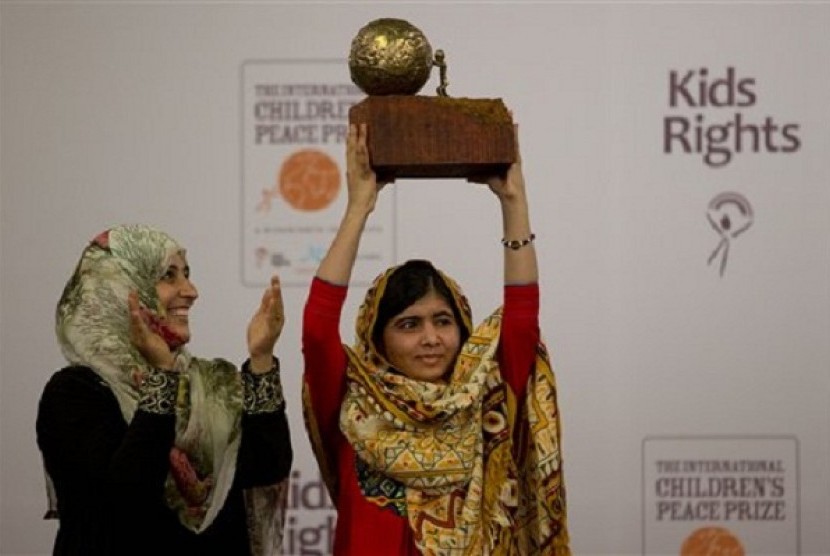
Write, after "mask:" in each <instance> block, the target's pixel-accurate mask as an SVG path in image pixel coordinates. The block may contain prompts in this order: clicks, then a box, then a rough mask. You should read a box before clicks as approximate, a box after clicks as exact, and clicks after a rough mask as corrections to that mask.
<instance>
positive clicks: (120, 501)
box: [37, 367, 292, 556]
mask: <svg viewBox="0 0 830 556" xmlns="http://www.w3.org/2000/svg"><path fill="white" fill-rule="evenodd" d="M174 420H175V417H174V416H173V415H163V414H155V413H149V412H146V411H142V410H137V411H136V412H135V415H134V417H133V420H132V422H131V423H130V424H129V425H128V424H127V423H126V422H125V421H124V418H123V417H122V415H121V410H120V408H119V406H118V402H117V401H116V398H115V395H114V394H113V393H112V391H111V390H110V388H109V387H108V386H107V385H106V383H105V382H104V381H103V380H101V378H99V376H98V375H97V374H96V373H95V372H94V371H92V370H91V369H89V368H86V367H67V368H65V369H62V370H61V371H58V372H57V373H55V374H54V375H53V376H52V378H51V379H50V380H49V382H48V383H47V385H46V387H45V389H44V392H43V396H42V397H41V400H40V406H39V410H38V417H37V441H38V445H39V447H40V449H41V452H42V453H43V458H44V463H45V466H46V470H47V471H48V472H49V475H50V476H51V478H52V480H53V482H54V486H55V491H56V493H57V497H58V513H59V516H60V527H59V529H58V534H57V538H56V541H55V548H54V554H55V555H78V556H99V555H100V556H104V555H106V556H110V555H112V556H116V555H117V556H131V555H136V556H137V555H142V556H144V555H165V554H170V555H177V556H178V555H191V554H192V555H197V554H198V555H200V556H201V555H214V554H215V555H222V556H229V555H230V556H236V555H241V556H245V555H248V554H250V548H249V543H248V533H247V526H246V513H245V508H244V503H243V493H242V489H244V488H248V487H252V486H260V485H267V484H273V483H276V482H278V481H280V480H282V479H284V478H285V477H287V476H288V473H289V471H290V468H291V461H292V451H291V442H290V437H289V431H288V422H287V419H286V416H285V406H284V405H282V406H281V407H279V409H278V410H277V411H274V412H267V413H244V414H243V416H242V424H241V426H242V439H241V444H240V448H239V454H238V457H237V470H236V476H235V480H234V484H233V486H232V488H231V490H230V493H229V494H228V498H227V500H226V502H225V505H224V507H223V508H222V510H221V511H220V512H219V515H218V516H217V517H216V519H215V521H214V522H213V523H212V524H211V525H210V527H208V528H207V529H206V530H205V531H204V532H202V533H200V534H198V535H197V534H195V533H192V532H191V531H189V530H188V529H186V528H185V527H184V526H182V525H181V524H180V522H179V520H178V517H177V516H176V515H175V513H174V512H172V511H171V510H170V509H169V508H168V507H167V506H166V504H165V502H164V499H163V490H164V482H165V479H166V477H167V474H168V470H169V466H168V461H169V460H168V454H169V452H170V449H171V447H172V446H173V439H174V434H175V430H174V429H175V422H174Z"/></svg>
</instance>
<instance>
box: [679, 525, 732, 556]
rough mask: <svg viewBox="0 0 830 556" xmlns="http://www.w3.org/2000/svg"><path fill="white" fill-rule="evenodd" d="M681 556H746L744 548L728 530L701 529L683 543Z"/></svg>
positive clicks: (718, 528) (721, 528) (715, 528)
mask: <svg viewBox="0 0 830 556" xmlns="http://www.w3.org/2000/svg"><path fill="white" fill-rule="evenodd" d="M680 556H744V547H743V545H742V544H741V541H739V540H738V538H737V537H736V536H735V535H733V534H732V533H731V532H729V530H728V529H725V528H723V527H701V528H700V529H697V530H696V531H694V532H693V533H692V534H691V535H689V536H688V537H687V538H686V540H685V541H683V546H682V547H680Z"/></svg>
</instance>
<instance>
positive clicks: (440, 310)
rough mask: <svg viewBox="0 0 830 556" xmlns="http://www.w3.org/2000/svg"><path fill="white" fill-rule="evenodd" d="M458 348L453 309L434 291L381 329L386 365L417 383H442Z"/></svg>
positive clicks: (459, 341) (458, 326) (457, 328)
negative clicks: (387, 363) (440, 381)
mask: <svg viewBox="0 0 830 556" xmlns="http://www.w3.org/2000/svg"><path fill="white" fill-rule="evenodd" d="M460 346H461V329H460V325H459V323H458V322H457V321H456V318H455V316H454V314H453V311H452V307H451V306H450V304H449V303H448V302H447V300H446V299H444V298H443V297H441V296H440V295H439V294H438V293H437V292H436V291H435V289H434V288H430V289H429V290H428V291H427V293H426V294H425V295H424V296H423V297H421V298H419V299H418V300H417V301H415V302H414V303H413V304H412V305H410V306H409V307H407V308H406V309H404V310H403V311H401V312H400V313H398V314H397V315H395V316H394V317H392V318H391V319H389V321H388V322H387V323H386V325H385V326H384V327H383V351H384V352H385V354H386V358H387V359H388V361H389V363H391V365H392V366H393V367H394V368H395V369H397V370H398V371H400V372H401V373H403V374H405V375H406V376H408V377H409V378H413V379H416V380H424V381H427V382H437V381H439V380H442V379H443V378H444V377H445V375H446V374H447V373H448V372H449V371H450V370H451V369H452V366H453V364H454V363H455V358H456V356H457V355H458V350H459V348H460Z"/></svg>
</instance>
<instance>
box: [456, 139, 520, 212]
mask: <svg viewBox="0 0 830 556" xmlns="http://www.w3.org/2000/svg"><path fill="white" fill-rule="evenodd" d="M513 139H514V141H515V144H516V161H515V162H513V164H511V165H510V167H509V168H508V169H507V172H506V173H505V174H504V175H489V176H471V177H469V178H467V181H469V182H472V183H483V184H487V186H489V187H490V190H491V191H492V192H493V193H495V194H496V197H498V198H499V201H501V202H502V203H505V202H508V201H514V200H519V201H522V202H524V201H525V178H524V174H523V173H522V155H521V152H520V151H519V126H518V125H515V124H514V125H513Z"/></svg>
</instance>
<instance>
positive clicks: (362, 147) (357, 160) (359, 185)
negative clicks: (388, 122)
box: [346, 124, 386, 214]
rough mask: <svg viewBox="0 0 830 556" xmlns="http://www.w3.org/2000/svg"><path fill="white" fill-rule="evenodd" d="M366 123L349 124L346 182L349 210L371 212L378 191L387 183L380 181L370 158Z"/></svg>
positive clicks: (363, 212) (362, 212)
mask: <svg viewBox="0 0 830 556" xmlns="http://www.w3.org/2000/svg"><path fill="white" fill-rule="evenodd" d="M367 134H368V131H367V127H366V124H360V125H356V124H349V133H348V134H347V136H346V183H347V186H348V190H349V200H348V206H347V208H346V210H347V212H348V211H352V210H354V211H357V212H358V213H361V214H369V213H370V212H372V211H373V210H374V208H375V203H376V202H377V198H378V192H379V191H380V190H381V189H383V186H384V185H386V183H385V182H378V179H377V175H376V174H375V171H374V170H372V165H371V162H370V160H369V147H368V146H367V145H366V136H367Z"/></svg>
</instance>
